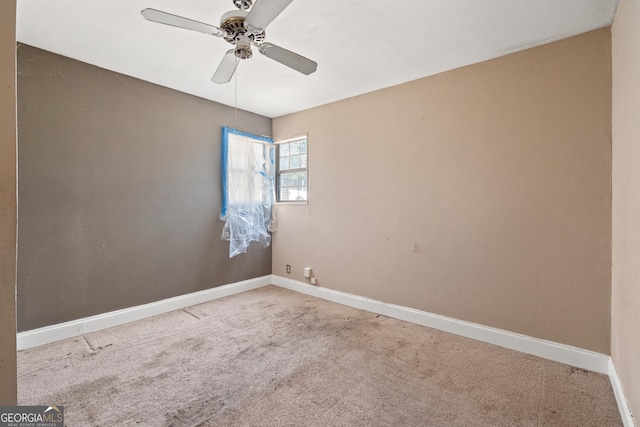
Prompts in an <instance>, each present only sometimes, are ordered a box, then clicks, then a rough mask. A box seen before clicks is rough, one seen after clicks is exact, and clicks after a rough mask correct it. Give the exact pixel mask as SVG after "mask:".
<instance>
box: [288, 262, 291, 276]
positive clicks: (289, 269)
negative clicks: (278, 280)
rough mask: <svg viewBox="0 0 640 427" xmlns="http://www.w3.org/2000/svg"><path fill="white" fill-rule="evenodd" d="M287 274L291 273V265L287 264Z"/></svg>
mask: <svg viewBox="0 0 640 427" xmlns="http://www.w3.org/2000/svg"><path fill="white" fill-rule="evenodd" d="M287 274H291V265H290V264H287Z"/></svg>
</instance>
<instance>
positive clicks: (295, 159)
mask: <svg viewBox="0 0 640 427" xmlns="http://www.w3.org/2000/svg"><path fill="white" fill-rule="evenodd" d="M299 167H300V156H291V157H289V168H290V169H298V168H299Z"/></svg>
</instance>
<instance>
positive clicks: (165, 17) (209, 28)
mask: <svg viewBox="0 0 640 427" xmlns="http://www.w3.org/2000/svg"><path fill="white" fill-rule="evenodd" d="M140 13H141V14H142V16H144V18H145V19H146V20H147V21H151V22H158V23H160V24H165V25H171V26H173V27H178V28H184V29H187V30H191V31H197V32H199V33H204V34H211V35H212V36H218V37H224V36H226V35H227V33H226V32H225V31H223V30H221V29H220V28H218V27H216V26H215V25H209V24H204V23H202V22H198V21H194V20H193V19H189V18H183V17H182V16H178V15H173V14H171V13H167V12H163V11H161V10H157V9H145V10H143V11H142V12H140Z"/></svg>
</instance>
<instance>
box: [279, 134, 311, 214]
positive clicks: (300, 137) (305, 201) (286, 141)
mask: <svg viewBox="0 0 640 427" xmlns="http://www.w3.org/2000/svg"><path fill="white" fill-rule="evenodd" d="M301 140H304V141H305V142H306V146H307V151H306V155H307V162H306V166H305V167H304V168H296V169H285V170H284V171H281V170H280V149H281V146H282V145H284V144H290V143H292V142H295V141H301ZM274 143H275V146H276V150H275V157H276V158H275V190H276V191H275V193H276V194H275V203H278V204H288V205H295V204H298V205H307V204H308V203H309V137H308V135H307V134H304V135H298V136H295V137H293V138H287V139H283V140H276V141H274ZM289 172H305V173H306V193H307V195H306V199H303V200H281V199H280V188H281V186H280V174H281V173H289Z"/></svg>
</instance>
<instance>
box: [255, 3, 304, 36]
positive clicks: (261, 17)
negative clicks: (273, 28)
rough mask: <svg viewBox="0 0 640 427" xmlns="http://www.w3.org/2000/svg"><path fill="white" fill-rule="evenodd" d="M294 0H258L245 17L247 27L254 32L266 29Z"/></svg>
mask: <svg viewBox="0 0 640 427" xmlns="http://www.w3.org/2000/svg"><path fill="white" fill-rule="evenodd" d="M292 1H293V0H257V1H256V4H254V5H253V7H252V8H251V10H250V11H249V15H247V19H245V21H244V22H245V25H246V26H247V28H248V29H249V30H250V31H252V32H254V33H260V32H262V31H264V30H265V29H266V28H267V26H268V25H269V24H271V22H272V21H273V20H274V19H276V17H277V16H278V15H280V13H281V12H282V11H283V10H285V9H286V8H287V6H289V4H291V2H292Z"/></svg>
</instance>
